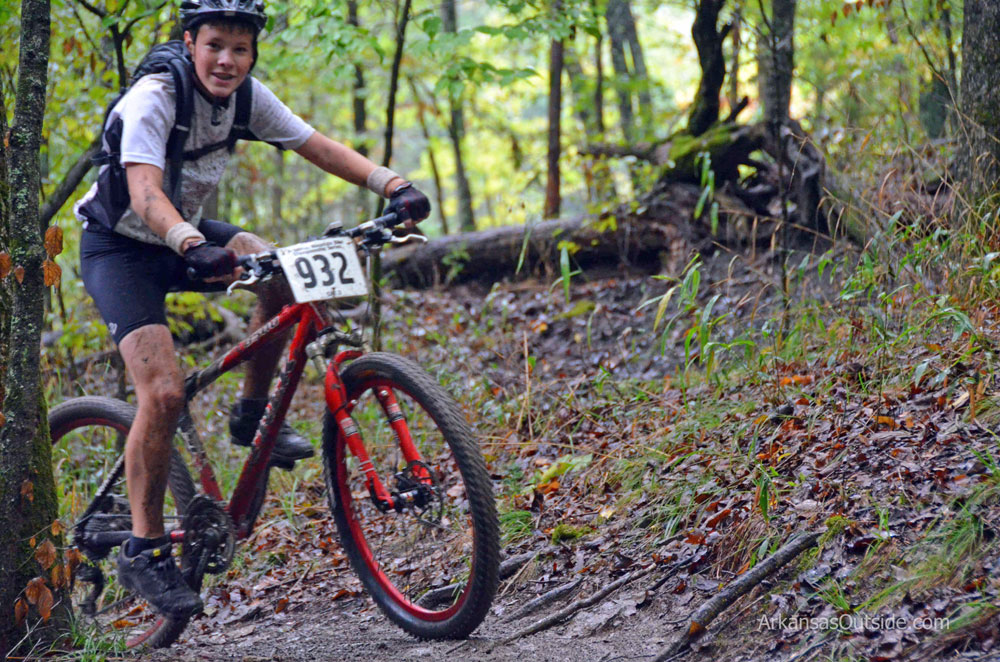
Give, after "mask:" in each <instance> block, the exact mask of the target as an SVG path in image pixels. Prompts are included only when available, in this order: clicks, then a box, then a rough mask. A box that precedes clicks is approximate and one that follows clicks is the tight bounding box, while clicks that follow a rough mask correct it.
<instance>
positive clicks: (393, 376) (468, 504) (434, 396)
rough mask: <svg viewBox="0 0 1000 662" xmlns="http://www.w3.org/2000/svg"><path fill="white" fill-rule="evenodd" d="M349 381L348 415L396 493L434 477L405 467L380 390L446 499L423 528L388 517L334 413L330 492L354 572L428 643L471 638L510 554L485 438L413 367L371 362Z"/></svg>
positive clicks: (390, 359) (380, 357)
mask: <svg viewBox="0 0 1000 662" xmlns="http://www.w3.org/2000/svg"><path fill="white" fill-rule="evenodd" d="M341 377H342V379H343V382H344V386H345V388H346V395H347V401H348V411H349V413H351V415H352V419H353V421H354V423H355V424H356V425H357V426H358V429H359V431H360V432H361V436H362V439H363V441H364V444H365V448H366V450H367V452H368V453H369V455H370V456H371V459H372V461H373V464H374V465H375V469H376V471H377V472H378V474H379V476H380V478H381V480H382V481H383V482H384V483H386V487H387V488H388V489H390V490H391V489H392V481H393V479H392V476H393V475H394V474H395V475H396V476H400V475H404V474H406V473H407V472H408V471H418V472H421V475H422V476H426V473H427V472H426V471H425V469H424V468H422V467H421V468H417V469H412V470H410V469H407V468H406V467H407V466H408V465H407V463H405V462H404V461H401V460H400V459H399V457H398V449H396V448H395V446H396V445H398V437H396V436H395V435H394V433H393V432H392V430H391V428H390V427H389V423H388V420H387V415H386V413H385V412H384V411H382V409H381V407H380V406H378V405H377V403H376V402H375V398H374V396H373V392H374V389H377V388H382V389H390V390H391V391H392V392H393V393H394V394H395V395H396V397H397V398H398V399H399V401H400V404H401V405H402V408H403V413H404V415H405V417H406V422H407V426H408V428H409V431H410V433H411V434H412V435H413V437H414V441H415V443H416V445H417V447H418V450H420V452H421V456H422V460H424V461H425V462H426V463H427V465H426V466H427V467H428V468H429V470H430V471H429V473H430V474H431V475H433V476H434V477H435V478H434V482H435V483H436V490H437V491H436V492H435V493H436V494H437V497H436V498H435V499H434V500H432V504H431V505H430V506H428V507H427V512H428V513H429V514H427V515H422V516H421V518H420V520H419V522H418V523H417V524H414V520H415V519H417V517H416V516H415V515H414V514H412V513H409V512H403V513H398V512H393V511H390V512H384V511H380V510H379V509H378V508H377V507H375V506H374V505H373V504H374V501H373V499H372V498H371V497H370V496H369V494H368V493H367V492H366V487H365V483H364V475H363V474H362V473H360V472H359V470H358V467H357V466H356V464H357V463H356V460H355V458H353V456H352V455H351V453H350V450H349V449H348V448H347V444H346V441H345V439H344V438H343V435H342V433H341V430H340V426H339V425H338V424H337V423H336V421H335V420H334V418H333V417H332V416H331V415H330V414H329V413H328V414H327V416H326V420H325V421H324V430H323V458H324V468H325V474H326V480H327V491H328V495H329V499H330V505H331V508H332V510H333V514H334V520H335V522H336V525H337V528H338V531H339V533H340V537H341V543H342V545H343V546H344V549H345V551H346V552H347V554H348V557H349V559H350V561H351V565H352V567H353V568H354V570H355V571H356V573H357V574H358V576H359V577H360V579H361V581H362V583H363V584H364V586H365V588H366V589H367V591H368V593H369V594H370V595H371V596H372V598H373V599H374V601H375V602H376V604H377V605H378V606H379V608H380V609H382V611H383V612H384V613H385V614H386V615H387V616H388V617H389V618H390V620H392V621H393V622H394V623H396V624H397V625H399V626H400V627H401V628H402V629H404V630H405V631H407V632H409V633H410V634H412V635H414V636H417V637H419V638H425V639H443V638H448V639H456V638H463V637H466V636H468V635H469V634H470V633H471V632H472V631H473V630H474V629H475V628H476V627H478V626H479V624H480V623H481V622H482V621H483V619H484V618H485V616H486V614H487V613H488V611H489V609H490V606H491V604H492V601H493V597H494V595H495V593H496V589H497V583H498V568H499V555H500V544H499V524H498V520H497V514H496V506H495V504H494V500H493V487H492V483H491V481H490V477H489V473H488V472H487V470H486V463H485V461H484V460H483V456H482V453H481V451H480V449H479V446H478V444H477V442H476V439H475V436H474V435H473V433H472V431H471V429H470V428H469V425H468V424H467V423H466V420H465V417H464V415H463V414H462V411H461V409H460V408H459V407H458V405H457V404H456V403H455V401H454V400H453V399H452V398H451V396H450V395H448V393H447V392H446V391H445V390H444V389H443V388H442V387H441V386H440V385H439V384H438V383H437V382H436V381H435V380H434V379H433V378H432V377H431V376H430V375H428V374H427V373H426V372H425V371H424V370H423V369H422V368H420V367H419V366H418V365H417V364H416V363H414V362H413V361H410V360H409V359H406V358H403V357H401V356H397V355H394V354H387V353H371V354H367V355H365V356H363V357H361V358H359V359H357V360H355V361H353V362H352V363H350V364H349V365H348V366H347V367H346V368H344V369H343V371H342V372H341ZM404 480H405V479H404ZM425 480H427V481H430V480H431V479H429V478H425ZM396 482H397V483H398V480H397V481H396ZM435 512H437V513H438V514H437V515H435ZM444 513H446V514H444ZM435 517H436V518H437V520H436V521H435V519H434V518H435ZM421 539H424V540H421ZM408 544H412V545H413V547H414V549H413V550H412V552H413V558H410V554H411V552H410V550H409V549H408V550H407V551H405V552H404V551H400V550H399V548H400V547H403V546H406V545H408ZM417 553H419V554H423V555H424V556H421V557H420V558H417V556H416V554H417ZM383 557H384V558H383ZM466 557H467V558H466ZM445 586H454V587H456V588H455V589H454V594H453V595H451V594H450V591H449V590H444V594H445V604H444V605H443V606H441V605H437V604H424V603H423V602H422V600H426V599H428V598H430V597H431V596H432V595H435V589H437V591H436V595H437V596H440V594H441V592H442V588H443V587H445ZM438 607H440V608H438Z"/></svg>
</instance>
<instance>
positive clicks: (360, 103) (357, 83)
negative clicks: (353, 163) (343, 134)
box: [347, 0, 371, 215]
mask: <svg viewBox="0 0 1000 662" xmlns="http://www.w3.org/2000/svg"><path fill="white" fill-rule="evenodd" d="M347 23H348V24H349V25H351V26H352V27H354V28H355V29H360V27H361V22H360V21H359V20H358V0H347ZM351 108H352V109H353V114H354V136H355V144H354V149H355V150H357V152H358V154H361V155H362V156H368V151H369V150H368V134H367V131H368V128H367V125H368V112H367V110H366V108H365V72H364V69H363V68H362V66H361V63H360V62H355V63H354V83H353V84H352V86H351ZM355 195H356V196H357V210H356V212H357V213H358V214H360V215H365V214H366V213H367V210H369V209H370V207H369V206H368V205H369V200H370V199H371V195H370V192H369V191H368V190H367V189H365V188H363V187H360V186H359V187H357V190H356V194H355Z"/></svg>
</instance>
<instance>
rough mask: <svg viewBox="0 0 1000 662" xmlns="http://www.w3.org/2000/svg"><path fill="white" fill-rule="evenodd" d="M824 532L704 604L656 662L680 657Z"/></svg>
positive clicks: (797, 541) (795, 542)
mask: <svg viewBox="0 0 1000 662" xmlns="http://www.w3.org/2000/svg"><path fill="white" fill-rule="evenodd" d="M819 536H820V532H813V533H806V534H803V535H801V536H798V537H796V538H793V539H792V540H790V541H789V542H787V543H785V545H784V546H783V547H782V548H781V549H779V550H778V551H777V552H775V553H774V554H772V555H771V556H769V557H768V558H766V559H764V560H763V561H762V562H761V563H759V564H758V565H757V566H756V567H754V569H753V570H751V571H750V572H748V573H746V574H745V575H743V576H742V577H740V578H739V579H737V580H736V581H734V582H733V583H731V584H730V585H729V586H727V587H726V588H725V589H724V590H722V591H721V592H720V593H718V594H717V595H715V596H714V597H713V598H711V599H710V600H709V601H708V602H706V603H705V604H703V605H702V606H701V607H699V608H698V610H697V611H696V612H695V613H693V614H692V615H691V617H690V618H689V619H687V620H688V621H689V624H688V626H687V628H686V629H685V631H684V633H683V634H681V636H679V637H678V638H677V639H675V640H674V641H673V643H671V644H670V645H669V646H667V647H666V648H664V649H663V650H662V651H660V653H659V655H657V656H656V660H655V662H666V661H667V660H669V659H671V658H673V657H675V656H677V655H679V654H680V653H681V652H682V651H684V650H685V649H686V648H687V647H688V645H689V644H690V643H691V642H692V641H694V640H695V639H697V638H698V637H699V636H701V635H702V634H703V633H704V632H705V630H706V628H708V625H709V624H710V623H711V622H712V621H713V620H714V619H715V617H716V616H718V615H719V614H721V613H722V612H723V611H724V610H725V609H726V608H728V607H729V606H730V605H732V604H733V603H734V602H736V600H738V599H739V598H740V597H742V596H744V595H746V594H747V593H749V592H750V590H751V589H752V588H754V587H755V586H757V585H758V584H760V583H761V582H762V581H764V579H766V578H767V577H768V576H769V575H771V574H772V573H774V572H775V571H776V570H778V569H779V568H782V567H784V566H785V564H787V563H788V562H789V561H791V560H792V559H794V558H795V557H797V556H798V555H799V554H801V553H802V552H804V551H805V550H807V549H809V548H810V547H812V546H814V545H815V544H816V540H817V539H818V538H819Z"/></svg>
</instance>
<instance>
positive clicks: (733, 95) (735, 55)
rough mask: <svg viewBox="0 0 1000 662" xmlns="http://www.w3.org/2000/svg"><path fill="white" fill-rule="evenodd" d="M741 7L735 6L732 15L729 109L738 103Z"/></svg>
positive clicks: (741, 34) (741, 33)
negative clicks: (734, 12) (734, 13)
mask: <svg viewBox="0 0 1000 662" xmlns="http://www.w3.org/2000/svg"><path fill="white" fill-rule="evenodd" d="M742 28H743V7H742V6H739V7H737V8H736V15H735V16H734V17H733V30H732V45H733V47H732V54H731V58H730V61H731V62H732V64H731V65H730V66H729V92H728V94H727V97H728V102H729V109H730V111H732V109H734V108H736V107H737V106H738V105H739V103H740V54H741V51H742V50H743V31H742Z"/></svg>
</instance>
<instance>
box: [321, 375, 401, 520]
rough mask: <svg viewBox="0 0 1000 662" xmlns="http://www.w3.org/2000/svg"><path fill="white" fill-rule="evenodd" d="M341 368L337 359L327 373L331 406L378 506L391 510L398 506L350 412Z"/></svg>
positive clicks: (328, 403) (349, 448)
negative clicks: (366, 447)
mask: <svg viewBox="0 0 1000 662" xmlns="http://www.w3.org/2000/svg"><path fill="white" fill-rule="evenodd" d="M338 358H339V357H338ZM339 365H340V362H339V361H337V360H334V361H332V362H331V363H330V366H329V367H328V368H327V371H326V404H327V407H328V408H329V409H330V412H331V413H332V414H333V418H334V420H335V421H336V422H337V425H338V427H340V434H341V435H342V436H343V437H344V442H345V443H346V444H347V448H348V450H350V451H351V455H353V456H354V457H355V458H356V459H357V460H358V462H359V465H360V466H359V469H360V470H361V472H362V473H364V475H365V483H366V484H367V486H368V491H369V492H370V493H371V495H372V498H373V499H374V500H375V503H376V505H377V506H379V507H380V508H384V509H386V510H388V509H390V508H393V507H395V501H394V500H393V498H392V495H390V494H389V490H387V489H386V487H385V484H384V483H383V482H382V479H381V478H379V475H378V472H377V471H376V470H375V465H374V464H372V461H371V458H370V457H369V456H368V451H367V450H365V443H364V440H363V439H362V438H361V433H360V432H358V426H357V425H355V423H354V419H352V418H351V415H350V414H349V413H348V412H347V405H348V404H349V403H348V402H347V393H346V389H345V388H344V382H343V381H342V380H341V379H340V372H339V370H338V368H339Z"/></svg>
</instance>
